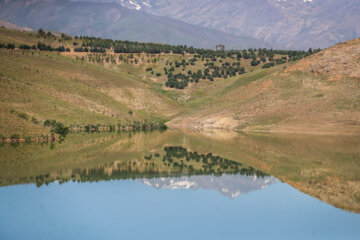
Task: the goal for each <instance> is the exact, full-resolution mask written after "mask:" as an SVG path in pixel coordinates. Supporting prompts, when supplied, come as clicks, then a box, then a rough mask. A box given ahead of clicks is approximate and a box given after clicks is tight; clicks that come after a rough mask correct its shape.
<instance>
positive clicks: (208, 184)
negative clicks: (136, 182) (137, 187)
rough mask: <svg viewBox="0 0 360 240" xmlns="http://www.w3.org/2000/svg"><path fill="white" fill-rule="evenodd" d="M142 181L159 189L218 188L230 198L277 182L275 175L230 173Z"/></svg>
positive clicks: (217, 189)
mask: <svg viewBox="0 0 360 240" xmlns="http://www.w3.org/2000/svg"><path fill="white" fill-rule="evenodd" d="M140 181H141V182H142V183H144V184H145V185H148V186H152V187H154V188H157V189H193V190H197V189H200V188H202V189H210V190H216V191H218V192H219V193H221V194H222V195H224V196H227V197H229V198H232V199H233V198H236V197H239V196H240V195H243V194H246V193H250V192H252V191H256V190H261V189H264V188H267V187H268V186H270V185H271V184H274V183H276V182H277V180H276V179H275V178H274V177H270V176H265V177H263V176H262V177H258V176H256V175H253V176H243V175H229V174H223V175H221V176H214V175H210V176H191V177H188V176H182V177H176V178H173V177H167V178H165V177H161V178H155V179H141V180H140Z"/></svg>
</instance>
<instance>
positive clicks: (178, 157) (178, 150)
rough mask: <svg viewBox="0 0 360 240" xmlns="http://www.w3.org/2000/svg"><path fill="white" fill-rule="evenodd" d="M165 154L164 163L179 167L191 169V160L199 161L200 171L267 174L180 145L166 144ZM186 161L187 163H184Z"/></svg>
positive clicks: (251, 174)
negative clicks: (191, 150) (190, 150)
mask: <svg viewBox="0 0 360 240" xmlns="http://www.w3.org/2000/svg"><path fill="white" fill-rule="evenodd" d="M164 151H165V156H164V157H163V159H162V161H163V163H164V165H167V166H171V165H172V166H174V167H180V168H181V169H182V168H184V167H188V168H189V169H190V170H193V169H194V168H193V165H190V164H189V163H191V161H194V162H197V163H201V164H202V168H203V169H202V170H201V172H205V173H206V172H208V173H216V172H220V173H221V172H228V171H230V172H231V173H234V174H241V175H246V176H254V175H256V176H258V177H264V176H267V175H266V174H265V173H263V172H261V171H259V170H255V169H254V168H252V167H243V164H242V163H240V162H236V161H233V160H229V159H227V158H222V157H220V156H216V155H213V154H212V153H208V154H199V153H198V152H196V151H195V152H189V151H188V150H187V149H186V148H183V147H181V146H168V147H165V148H164ZM151 157H152V156H151ZM151 157H150V156H149V157H148V156H146V158H145V159H147V160H151ZM186 162H187V163H186Z"/></svg>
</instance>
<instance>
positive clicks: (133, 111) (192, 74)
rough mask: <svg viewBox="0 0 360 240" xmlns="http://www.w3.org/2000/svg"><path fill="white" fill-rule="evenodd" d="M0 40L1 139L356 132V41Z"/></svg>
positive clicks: (359, 51)
mask: <svg viewBox="0 0 360 240" xmlns="http://www.w3.org/2000/svg"><path fill="white" fill-rule="evenodd" d="M0 44H1V46H2V48H0V79H1V81H0V84H1V86H0V134H1V136H2V138H5V137H10V136H11V135H13V134H17V135H19V136H39V135H47V134H50V131H51V129H50V128H49V127H48V126H44V122H46V120H50V119H51V120H56V121H57V122H61V123H62V124H64V125H65V126H69V127H72V128H76V127H82V126H85V125H98V126H113V125H114V126H118V127H120V128H121V127H123V126H132V125H133V124H134V122H136V123H137V124H140V123H144V122H145V123H147V122H161V123H165V124H166V125H167V126H169V127H171V128H182V129H192V130H194V129H229V130H237V131H251V132H254V131H255V132H297V133H316V134H351V135H358V134H360V72H359V71H360V70H359V69H360V39H355V40H351V41H348V42H343V43H340V44H337V45H335V46H333V47H330V48H328V49H325V50H321V51H320V50H309V51H293V52H292V51H288V50H286V51H280V50H279V51H274V50H271V51H270V50H264V49H249V50H244V51H225V52H221V51H210V50H208V51H207V50H201V51H200V50H197V49H194V48H189V47H185V46H171V45H164V44H145V43H144V44H142V43H136V44H135V43H132V42H116V41H112V40H102V39H99V38H81V37H80V38H72V37H70V36H67V35H65V34H60V33H54V32H52V33H50V32H49V33H46V32H23V31H16V30H10V29H6V28H1V29H0ZM97 44H98V45H97ZM101 44H105V45H106V46H107V47H104V46H103V45H101ZM124 46H125V47H124ZM126 46H127V47H126ZM129 46H132V49H131V48H129ZM139 46H141V49H147V48H157V50H156V51H154V52H151V51H152V50H151V51H150V50H146V51H147V52H146V51H143V50H139V49H140V47H139ZM85 49H86V50H85ZM164 49H165V50H164Z"/></svg>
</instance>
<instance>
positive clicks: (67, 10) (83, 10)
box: [0, 0, 268, 49]
mask: <svg viewBox="0 0 360 240" xmlns="http://www.w3.org/2000/svg"><path fill="white" fill-rule="evenodd" d="M0 19H4V20H6V21H9V22H11V23H13V24H16V25H19V26H24V27H29V28H32V29H39V28H43V29H45V30H53V31H59V32H64V33H67V34H71V35H87V36H95V37H102V38H112V39H119V40H131V41H141V42H159V43H167V44H174V45H191V46H194V47H201V48H210V49H213V48H215V45H216V44H219V43H223V44H225V45H226V47H227V48H249V47H265V46H268V45H267V44H265V43H264V42H262V41H261V40H256V39H254V38H249V37H242V36H234V35H231V34H227V33H224V32H221V31H218V30H213V29H207V28H205V27H202V26H196V25H192V24H189V23H185V22H183V21H180V20H175V19H171V18H168V17H163V16H155V15H152V14H149V13H145V12H140V11H136V10H131V9H129V8H126V7H123V6H121V5H120V4H116V3H96V2H71V1H67V0H64V1H63V0H31V1H26V0H11V1H9V0H0Z"/></svg>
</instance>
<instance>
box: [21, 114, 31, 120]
mask: <svg viewBox="0 0 360 240" xmlns="http://www.w3.org/2000/svg"><path fill="white" fill-rule="evenodd" d="M18 116H19V117H21V118H23V119H25V120H28V119H29V116H28V115H27V114H26V113H19V114H18Z"/></svg>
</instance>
